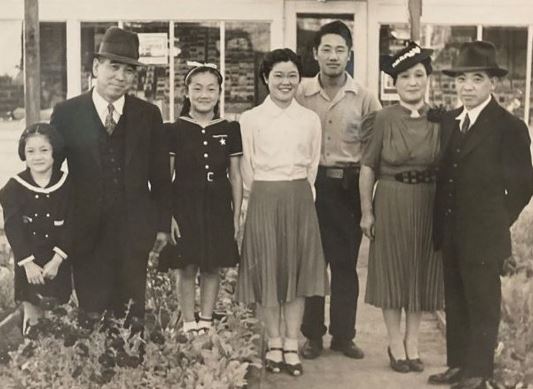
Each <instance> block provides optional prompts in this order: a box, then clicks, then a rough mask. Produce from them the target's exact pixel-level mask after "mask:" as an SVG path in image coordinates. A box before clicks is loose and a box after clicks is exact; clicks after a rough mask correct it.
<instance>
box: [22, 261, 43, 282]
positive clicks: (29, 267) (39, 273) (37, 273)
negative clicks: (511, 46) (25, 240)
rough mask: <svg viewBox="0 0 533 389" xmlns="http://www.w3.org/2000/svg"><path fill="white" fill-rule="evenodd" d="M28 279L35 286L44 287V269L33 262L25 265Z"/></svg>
mask: <svg viewBox="0 0 533 389" xmlns="http://www.w3.org/2000/svg"><path fill="white" fill-rule="evenodd" d="M24 270H25V271H26V278H27V279H28V282H29V283H30V284H33V285H44V277H43V269H42V268H41V267H40V266H39V265H37V264H35V263H34V262H33V261H31V262H28V263H26V264H24Z"/></svg>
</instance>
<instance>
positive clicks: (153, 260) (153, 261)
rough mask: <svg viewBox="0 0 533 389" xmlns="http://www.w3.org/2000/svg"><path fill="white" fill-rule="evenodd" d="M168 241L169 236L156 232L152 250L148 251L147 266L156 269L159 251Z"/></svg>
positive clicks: (165, 233)
mask: <svg viewBox="0 0 533 389" xmlns="http://www.w3.org/2000/svg"><path fill="white" fill-rule="evenodd" d="M168 240H169V234H168V232H158V233H157V236H156V237H155V242H154V246H153V247H152V250H151V251H150V254H149V255H148V265H149V266H150V267H154V268H155V267H157V264H158V262H159V254H160V253H161V250H163V249H164V248H165V246H166V245H167V243H168Z"/></svg>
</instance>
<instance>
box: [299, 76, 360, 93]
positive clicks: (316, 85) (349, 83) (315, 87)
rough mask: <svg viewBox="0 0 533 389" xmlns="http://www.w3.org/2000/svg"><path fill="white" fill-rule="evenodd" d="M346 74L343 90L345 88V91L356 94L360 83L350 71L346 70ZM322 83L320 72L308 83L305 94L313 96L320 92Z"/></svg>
mask: <svg viewBox="0 0 533 389" xmlns="http://www.w3.org/2000/svg"><path fill="white" fill-rule="evenodd" d="M344 74H345V75H346V81H345V82H344V85H343V86H342V88H341V90H344V91H345V92H352V93H354V94H357V93H358V92H359V85H358V84H357V82H356V81H355V80H354V79H353V78H352V76H350V74H349V73H348V72H344ZM322 89H323V88H322V84H321V83H320V72H319V73H318V74H317V75H316V76H315V77H313V78H312V79H311V81H310V82H309V83H308V84H307V87H306V88H305V90H304V95H305V96H312V95H315V94H317V93H320V91H321V90H322Z"/></svg>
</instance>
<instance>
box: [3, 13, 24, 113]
mask: <svg viewBox="0 0 533 389" xmlns="http://www.w3.org/2000/svg"><path fill="white" fill-rule="evenodd" d="M0 31H2V34H0V51H1V52H2V60H1V61H0V121H1V122H3V121H7V120H12V119H21V118H22V117H23V116H24V72H23V70H22V22H21V21H10V20H3V21H0Z"/></svg>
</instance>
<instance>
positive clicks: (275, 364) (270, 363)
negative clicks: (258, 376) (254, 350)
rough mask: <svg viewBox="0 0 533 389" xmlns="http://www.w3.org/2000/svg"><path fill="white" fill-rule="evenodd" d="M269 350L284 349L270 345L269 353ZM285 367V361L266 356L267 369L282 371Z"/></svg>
mask: <svg viewBox="0 0 533 389" xmlns="http://www.w3.org/2000/svg"><path fill="white" fill-rule="evenodd" d="M269 351H283V349H282V348H281V347H269V348H268V349H267V353H268V352H269ZM282 367H283V361H282V360H281V361H274V360H272V359H268V357H266V356H265V369H266V370H267V371H268V372H270V373H280V372H281V368H282Z"/></svg>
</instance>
